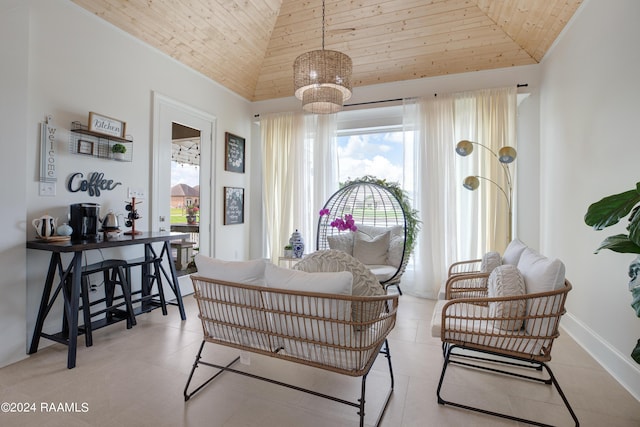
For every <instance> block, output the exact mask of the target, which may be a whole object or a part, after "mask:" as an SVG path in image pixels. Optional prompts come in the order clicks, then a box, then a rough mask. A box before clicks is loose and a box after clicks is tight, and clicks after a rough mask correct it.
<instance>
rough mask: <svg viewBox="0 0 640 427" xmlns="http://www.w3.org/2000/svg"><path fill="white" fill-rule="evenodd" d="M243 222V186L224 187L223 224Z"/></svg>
mask: <svg viewBox="0 0 640 427" xmlns="http://www.w3.org/2000/svg"><path fill="white" fill-rule="evenodd" d="M242 223H244V188H239V187H224V225H231V224H242Z"/></svg>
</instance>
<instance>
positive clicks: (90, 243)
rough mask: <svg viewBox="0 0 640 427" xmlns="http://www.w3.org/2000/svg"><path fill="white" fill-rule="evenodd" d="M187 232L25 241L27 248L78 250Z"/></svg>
mask: <svg viewBox="0 0 640 427" xmlns="http://www.w3.org/2000/svg"><path fill="white" fill-rule="evenodd" d="M188 237H189V234H187V233H174V232H167V231H151V232H143V233H141V234H136V235H126V234H124V233H123V234H121V235H120V236H119V237H118V238H117V239H113V240H106V239H100V240H76V241H72V240H66V241H62V242H58V241H46V240H41V239H37V240H29V241H27V248H28V249H39V250H43V251H50V252H78V251H88V250H91V249H104V248H115V247H118V246H129V245H141V244H146V243H154V242H163V241H167V240H179V239H184V238H188Z"/></svg>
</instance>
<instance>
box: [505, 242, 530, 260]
mask: <svg viewBox="0 0 640 427" xmlns="http://www.w3.org/2000/svg"><path fill="white" fill-rule="evenodd" d="M526 248H527V245H525V244H524V243H522V242H521V241H520V240H518V239H513V240H512V241H511V242H509V245H507V248H506V249H505V250H504V253H503V254H502V263H503V264H510V265H518V261H519V260H520V255H522V252H523V251H524V250H525V249H526Z"/></svg>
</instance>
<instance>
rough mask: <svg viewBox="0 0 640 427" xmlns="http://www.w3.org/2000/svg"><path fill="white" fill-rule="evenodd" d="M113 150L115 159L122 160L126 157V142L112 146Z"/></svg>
mask: <svg viewBox="0 0 640 427" xmlns="http://www.w3.org/2000/svg"><path fill="white" fill-rule="evenodd" d="M111 152H112V153H113V158H114V159H118V160H122V159H124V153H126V152H127V147H126V146H125V145H124V144H120V143H117V144H114V145H113V147H111Z"/></svg>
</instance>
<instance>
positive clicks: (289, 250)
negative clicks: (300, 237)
mask: <svg viewBox="0 0 640 427" xmlns="http://www.w3.org/2000/svg"><path fill="white" fill-rule="evenodd" d="M284 257H285V258H293V246H292V245H286V246H285V247H284Z"/></svg>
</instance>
